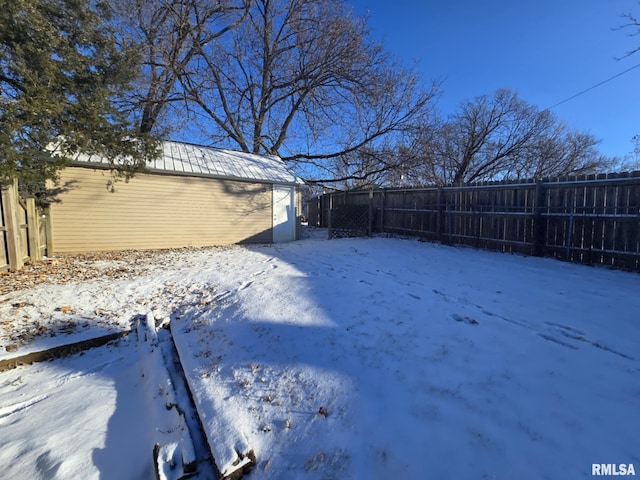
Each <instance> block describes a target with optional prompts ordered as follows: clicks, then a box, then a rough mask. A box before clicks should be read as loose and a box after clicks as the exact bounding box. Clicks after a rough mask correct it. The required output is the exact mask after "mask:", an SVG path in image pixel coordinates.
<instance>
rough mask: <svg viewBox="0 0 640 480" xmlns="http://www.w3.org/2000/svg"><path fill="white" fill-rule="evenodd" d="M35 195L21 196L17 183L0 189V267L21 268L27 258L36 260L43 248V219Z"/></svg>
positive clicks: (44, 248) (13, 269)
mask: <svg viewBox="0 0 640 480" xmlns="http://www.w3.org/2000/svg"><path fill="white" fill-rule="evenodd" d="M41 215H42V212H40V211H39V209H38V208H37V207H36V202H35V199H33V198H27V199H24V200H23V199H22V198H20V196H19V195H18V184H17V182H13V183H12V184H10V185H8V186H6V187H2V188H1V189H0V271H7V270H9V271H16V270H20V269H21V268H22V267H23V265H24V262H25V261H27V260H34V261H35V260H39V259H41V258H42V257H43V255H44V254H45V252H46V238H47V233H46V231H45V225H46V224H45V223H44V222H40V217H41Z"/></svg>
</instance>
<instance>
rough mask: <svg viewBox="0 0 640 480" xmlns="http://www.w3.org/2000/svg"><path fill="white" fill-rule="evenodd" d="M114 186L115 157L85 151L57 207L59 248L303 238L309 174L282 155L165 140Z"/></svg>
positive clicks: (65, 176) (54, 221)
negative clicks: (141, 169)
mask: <svg viewBox="0 0 640 480" xmlns="http://www.w3.org/2000/svg"><path fill="white" fill-rule="evenodd" d="M147 169H148V173H144V174H137V175H136V176H135V177H134V178H132V179H131V180H130V181H129V182H128V183H125V182H119V183H117V184H116V185H115V192H110V191H109V190H108V188H107V183H108V181H109V179H110V171H109V169H108V163H107V161H106V160H105V159H102V158H99V157H91V156H86V157H80V158H78V159H77V160H76V161H75V162H74V163H73V164H72V165H71V166H70V167H68V168H66V169H65V170H64V171H63V172H62V175H61V178H60V180H61V184H62V185H66V186H67V187H68V189H67V190H66V191H64V192H63V193H61V194H60V195H59V197H58V200H59V203H54V204H52V205H51V207H50V215H51V218H50V221H51V234H52V250H53V253H80V252H95V251H108V250H132V249H160V248H174V247H185V246H212V245H227V244H233V243H245V242H247V243H271V242H288V241H292V240H295V239H296V238H298V237H299V234H300V227H299V220H298V216H299V214H300V213H299V212H300V209H301V203H300V202H301V200H300V186H301V184H302V180H301V179H300V178H298V177H297V176H295V175H294V174H293V173H291V172H290V171H289V170H288V169H287V168H286V167H285V165H284V163H283V162H282V161H280V160H279V159H276V158H272V157H268V156H261V155H254V154H249V153H244V152H236V151H231V150H225V149H218V148H210V147H203V146H198V145H191V144H186V143H178V142H164V143H163V144H162V155H161V156H160V158H158V159H157V160H155V161H154V162H152V163H150V164H148V165H147Z"/></svg>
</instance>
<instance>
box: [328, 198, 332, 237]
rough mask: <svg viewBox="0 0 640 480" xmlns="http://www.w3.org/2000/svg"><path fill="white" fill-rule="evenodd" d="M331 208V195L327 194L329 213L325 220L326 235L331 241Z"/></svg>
mask: <svg viewBox="0 0 640 480" xmlns="http://www.w3.org/2000/svg"><path fill="white" fill-rule="evenodd" d="M332 208H333V193H330V194H329V212H328V218H327V234H328V237H329V240H331V209H332Z"/></svg>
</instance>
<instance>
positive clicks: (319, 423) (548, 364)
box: [0, 231, 640, 479]
mask: <svg viewBox="0 0 640 480" xmlns="http://www.w3.org/2000/svg"><path fill="white" fill-rule="evenodd" d="M324 233H325V232H323V231H321V232H315V234H312V235H311V238H306V239H305V240H303V241H300V242H296V243H292V244H282V245H265V246H250V247H226V248H212V249H199V250H185V251H174V252H167V253H165V254H162V255H158V256H154V259H153V260H154V261H153V262H152V263H150V264H149V265H145V266H144V268H143V270H141V272H140V274H139V275H132V276H130V277H129V278H120V279H118V278H110V277H102V278H97V279H95V280H85V281H82V282H80V283H69V284H64V285H55V284H51V283H45V284H41V285H38V286H35V287H32V288H29V289H25V290H18V291H15V292H13V293H8V294H5V295H2V296H0V324H2V325H3V330H2V334H1V335H0V360H1V359H3V358H7V357H9V356H11V355H17V354H20V353H24V352H27V351H29V349H31V350H37V349H40V348H43V347H44V346H47V345H51V344H54V343H56V342H65V341H71V339H74V338H80V336H84V337H86V336H90V335H93V334H95V332H97V331H99V332H109V331H113V330H117V329H121V328H125V327H126V326H127V325H128V322H129V321H130V319H131V318H132V317H133V316H134V315H136V314H140V313H146V312H148V311H149V312H152V314H153V315H154V316H155V317H156V318H157V319H158V321H160V320H162V319H165V318H170V319H171V330H172V332H173V335H174V339H175V342H176V346H177V347H178V351H179V353H180V357H181V360H182V363H183V367H184V368H185V371H186V373H187V375H188V380H189V383H190V386H191V389H192V391H193V393H194V397H195V403H196V405H197V408H198V411H199V413H200V417H201V419H202V422H203V425H204V428H205V430H206V433H207V434H208V436H209V441H210V443H211V444H212V450H213V451H214V454H215V455H216V462H217V464H218V467H219V468H220V469H221V470H224V469H225V467H227V466H229V465H230V464H231V463H233V461H234V460H235V455H236V451H241V452H242V451H247V450H249V449H250V450H253V451H254V453H255V455H256V458H257V464H256V467H255V468H254V469H253V471H252V472H251V473H250V474H249V475H248V477H247V478H256V479H287V478H290V479H296V478H308V479H328V478H336V479H338V478H340V479H343V478H362V479H370V478H380V479H387V478H415V479H418V478H477V479H484V478H488V479H491V478H532V479H542V478H550V479H555V478H587V477H591V465H592V463H616V464H619V463H624V464H630V463H631V464H634V466H635V469H636V473H638V472H640V451H639V450H638V445H640V415H639V414H638V412H639V411H640V353H639V352H640V349H639V348H638V347H639V345H640V314H639V312H640V295H638V293H639V292H640V276H638V275H637V274H630V273H625V272H619V271H609V270H605V269H600V268H589V267H585V266H579V265H573V264H568V263H562V262H558V261H554V260H550V259H539V258H526V257H520V256H514V255H506V254H498V253H492V252H485V251H476V250H472V249H466V248H454V247H447V246H442V245H435V244H429V243H422V242H419V241H416V240H404V239H397V238H371V239H344V240H332V241H327V240H324V239H323V238H321V237H320V235H322V234H324ZM100 262H102V263H101V264H100V268H105V269H107V268H115V267H118V264H117V261H116V260H113V261H105V260H101V261H100ZM121 266H122V265H121ZM2 280H3V277H0V282H1V281H2ZM62 307H64V308H62ZM36 322H37V325H36ZM25 332H30V333H28V334H25ZM69 332H71V333H69ZM52 333H55V336H51V334H52ZM20 335H22V337H20ZM32 336H33V338H31V337H32ZM25 339H28V341H27V340H25ZM27 342H28V343H27ZM23 343H26V344H23ZM7 346H11V348H10V350H14V349H15V350H14V351H12V352H7V351H6V347H7ZM139 355H141V354H140V352H139V349H137V348H136V346H135V339H134V338H133V337H132V336H131V335H130V336H129V337H127V338H126V339H124V340H121V341H120V342H118V343H116V344H114V345H111V346H107V347H101V348H99V349H95V350H92V351H89V352H86V353H85V354H84V355H82V356H74V357H69V358H66V359H61V360H56V361H53V362H50V363H41V364H35V365H33V366H30V367H19V368H18V369H15V370H9V371H6V372H3V373H0V428H1V429H2V432H3V434H2V436H0V464H2V465H3V466H4V469H5V473H4V475H8V478H37V477H42V478H53V477H54V475H55V474H57V475H58V477H56V478H78V475H79V474H81V476H82V477H83V478H103V479H104V478H114V479H115V478H127V476H128V477H129V478H139V477H140V476H141V475H146V476H149V475H151V471H152V470H151V467H150V464H151V447H152V445H153V441H154V440H153V439H154V431H153V429H154V419H153V418H147V417H151V416H150V415H146V414H145V405H146V404H147V402H148V401H149V397H151V396H153V394H154V392H153V391H152V389H151V390H149V389H148V388H145V386H144V382H143V381H142V380H141V376H140V368H139V366H138V364H139V363H140V362H141V361H140V358H139ZM72 385H73V388H71V386H72ZM145 415H146V416H145ZM156 428H157V426H156ZM123 452H124V453H123ZM116 459H117V460H116ZM142 459H144V460H142ZM147 461H148V462H149V463H148V464H146V463H143V462H147ZM123 472H132V473H129V474H125V475H124V476H123ZM133 472H135V473H133ZM131 475H133V476H131ZM201 478H208V477H207V476H206V474H204V475H202V476H201Z"/></svg>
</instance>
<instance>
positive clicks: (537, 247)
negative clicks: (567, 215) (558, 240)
mask: <svg viewBox="0 0 640 480" xmlns="http://www.w3.org/2000/svg"><path fill="white" fill-rule="evenodd" d="M544 194H545V190H544V183H542V180H536V203H535V206H534V213H533V254H534V255H535V256H537V257H544V255H545V253H546V252H545V244H546V242H545V237H546V222H545V218H544V215H543V210H544V208H545V195H544Z"/></svg>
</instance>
